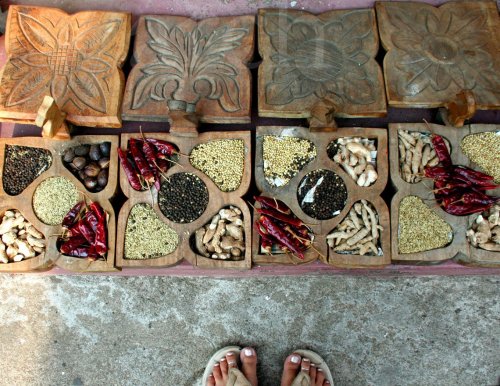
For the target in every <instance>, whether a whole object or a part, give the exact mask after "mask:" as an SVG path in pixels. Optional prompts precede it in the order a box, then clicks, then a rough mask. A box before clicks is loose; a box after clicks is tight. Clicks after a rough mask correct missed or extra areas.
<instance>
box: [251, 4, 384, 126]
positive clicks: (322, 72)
mask: <svg viewBox="0 0 500 386" xmlns="http://www.w3.org/2000/svg"><path fill="white" fill-rule="evenodd" d="M258 25H259V30H258V33H259V52H260V55H261V56H262V63H261V65H260V66H259V90H258V98H259V115H260V116H264V117H283V118H284V117H304V118H314V115H315V107H318V108H319V109H320V110H321V109H326V110H330V111H331V112H333V114H334V115H335V116H340V117H367V116H374V117H379V116H385V115H386V112H387V109H386V100H385V91H384V85H383V78H382V70H381V69H380V67H379V65H378V64H377V62H376V61H375V55H376V54H377V52H378V47H379V45H378V32H377V25H376V19H375V11H374V10H373V9H356V10H334V11H328V12H325V13H322V14H319V15H312V14H310V13H307V12H303V11H297V10H292V9H260V10H259V14H258Z"/></svg>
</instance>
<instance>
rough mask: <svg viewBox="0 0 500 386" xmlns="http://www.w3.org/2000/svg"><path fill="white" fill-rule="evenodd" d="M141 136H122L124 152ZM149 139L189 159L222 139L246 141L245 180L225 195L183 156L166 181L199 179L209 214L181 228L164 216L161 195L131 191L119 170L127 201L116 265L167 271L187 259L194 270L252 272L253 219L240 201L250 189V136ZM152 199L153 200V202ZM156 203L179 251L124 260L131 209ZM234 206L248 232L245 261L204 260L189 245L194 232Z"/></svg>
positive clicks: (218, 134) (120, 220) (217, 134)
mask: <svg viewBox="0 0 500 386" xmlns="http://www.w3.org/2000/svg"><path fill="white" fill-rule="evenodd" d="M137 137H139V134H122V136H121V147H122V149H124V150H125V149H126V148H127V144H128V140H129V139H130V138H137ZM147 137H148V138H156V139H161V140H165V141H168V142H171V143H173V144H175V145H176V146H177V147H178V149H179V151H180V152H181V153H182V154H186V155H189V154H190V153H191V150H192V149H193V148H194V147H195V146H197V145H199V144H201V143H206V142H209V141H211V140H220V139H239V140H242V141H244V145H245V164H244V165H245V166H244V173H243V178H242V180H241V184H240V186H239V188H238V189H237V190H235V191H233V192H222V191H221V190H219V188H218V187H217V186H216V185H215V183H214V182H213V181H212V180H211V179H210V178H209V177H208V176H207V175H205V174H204V173H203V172H201V171H199V170H198V169H196V168H194V167H193V166H192V165H191V163H190V162H189V157H185V156H181V157H179V160H178V165H174V166H173V167H171V168H170V169H169V170H168V171H167V173H166V177H167V178H168V177H169V176H171V175H173V174H175V173H192V174H195V175H196V176H198V177H199V178H200V179H201V180H202V181H203V182H204V183H205V185H206V187H207V189H208V193H209V202H208V206H207V208H206V210H205V211H204V212H203V214H202V215H201V216H200V217H199V218H198V219H196V220H195V221H193V222H191V223H186V224H181V223H176V222H173V221H171V220H169V219H168V218H167V217H165V215H164V214H163V213H162V212H161V210H160V208H159V206H158V193H157V192H156V189H153V190H152V192H151V193H150V192H149V191H143V192H138V191H135V190H133V189H132V187H131V186H130V184H129V182H128V180H127V177H126V176H125V174H124V173H123V169H122V168H121V167H120V177H119V178H120V187H121V189H122V191H123V192H124V194H125V196H127V197H128V201H127V202H126V203H125V204H124V205H123V206H122V208H121V210H120V214H119V217H118V234H117V265H118V266H119V267H141V268H150V267H166V266H171V265H175V264H177V263H179V262H180V261H181V260H183V259H185V260H187V261H189V262H190V263H191V264H192V265H193V266H197V267H202V268H234V269H250V267H251V264H252V248H251V242H252V237H251V216H250V211H249V209H248V206H247V204H246V203H245V201H244V200H243V199H242V198H241V197H242V196H243V195H244V194H245V193H246V192H247V191H248V188H249V186H250V180H251V174H252V170H251V136H250V132H246V131H239V132H238V131H233V132H210V133H203V134H200V135H199V136H198V137H178V136H175V135H171V134H165V133H148V134H147ZM152 197H153V198H152ZM153 199H154V205H153V210H154V211H155V213H156V214H157V216H158V218H160V219H161V220H162V221H163V222H164V223H165V224H167V225H168V226H169V227H170V228H172V229H173V230H175V231H176V232H177V234H178V235H179V239H180V242H179V245H178V247H177V249H176V250H175V251H174V252H172V253H171V254H169V255H167V256H162V257H159V258H155V259H145V260H131V259H125V257H124V245H125V229H126V226H127V221H128V217H129V213H130V210H131V209H132V207H133V206H134V205H136V204H139V203H144V204H148V205H149V206H151V203H152V200H153ZM229 205H234V206H237V207H238V208H240V209H241V211H242V212H243V222H244V231H245V255H244V259H243V260H240V261H222V260H213V259H208V258H205V257H203V256H201V255H199V254H197V253H196V252H195V251H194V250H193V249H192V248H191V245H190V238H191V236H192V235H193V234H194V232H195V231H196V230H197V229H199V228H201V227H202V226H204V225H205V224H207V223H209V222H210V220H211V219H212V217H213V216H214V215H215V214H216V213H217V212H218V211H219V209H221V208H223V207H226V206H229Z"/></svg>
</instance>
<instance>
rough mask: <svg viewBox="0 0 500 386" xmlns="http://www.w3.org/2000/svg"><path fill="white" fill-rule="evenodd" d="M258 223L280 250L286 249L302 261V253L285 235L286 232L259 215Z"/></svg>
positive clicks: (270, 220)
mask: <svg viewBox="0 0 500 386" xmlns="http://www.w3.org/2000/svg"><path fill="white" fill-rule="evenodd" d="M259 223H260V224H262V226H263V227H264V229H265V230H266V232H267V233H268V234H269V235H270V236H272V237H273V238H274V239H276V241H277V242H278V244H279V245H280V246H281V248H282V249H287V250H288V251H290V252H291V253H293V254H294V255H296V256H297V257H298V258H300V259H302V260H303V259H304V254H303V252H302V251H301V250H300V249H299V248H297V246H296V243H295V241H294V240H293V239H292V238H291V237H290V236H288V235H287V234H286V232H285V231H284V230H283V229H281V228H280V226H279V225H278V224H276V223H275V222H274V221H273V220H272V219H271V218H270V217H267V216H264V215H261V216H260V217H259Z"/></svg>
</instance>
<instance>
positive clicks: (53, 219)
mask: <svg viewBox="0 0 500 386" xmlns="http://www.w3.org/2000/svg"><path fill="white" fill-rule="evenodd" d="M78 198H79V197H78V190H77V189H76V187H75V185H74V184H73V183H72V182H71V181H70V180H68V179H67V178H64V177H51V178H47V179H46V180H44V181H42V182H41V183H40V185H38V186H37V188H36V189H35V193H34V194H33V210H34V211H35V214H36V216H37V217H38V218H39V219H40V221H41V222H43V223H44V224H47V225H59V224H61V222H62V221H63V218H64V216H65V215H66V213H68V211H69V210H70V209H71V208H72V207H73V206H74V205H75V204H76V203H77V202H78Z"/></svg>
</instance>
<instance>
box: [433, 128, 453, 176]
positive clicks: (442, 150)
mask: <svg viewBox="0 0 500 386" xmlns="http://www.w3.org/2000/svg"><path fill="white" fill-rule="evenodd" d="M431 140H432V145H433V146H434V151H435V152H436V155H437V157H438V158H439V161H441V163H442V164H443V166H444V167H445V168H450V167H451V166H452V161H451V156H450V152H449V151H448V148H447V147H446V143H445V141H444V139H443V137H441V136H440V135H437V134H433V135H432V136H431Z"/></svg>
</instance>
